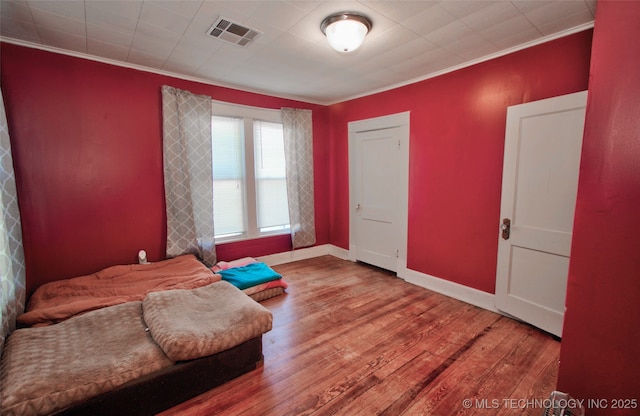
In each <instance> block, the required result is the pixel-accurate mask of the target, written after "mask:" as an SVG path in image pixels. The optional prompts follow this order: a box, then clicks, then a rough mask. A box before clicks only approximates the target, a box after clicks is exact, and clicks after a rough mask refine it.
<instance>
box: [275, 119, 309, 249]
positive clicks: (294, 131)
mask: <svg viewBox="0 0 640 416" xmlns="http://www.w3.org/2000/svg"><path fill="white" fill-rule="evenodd" d="M282 125H283V129H284V154H285V165H286V174H287V199H288V201H289V217H290V218H289V220H290V225H291V240H292V243H293V248H294V249H295V248H301V247H308V246H312V245H314V244H315V243H316V229H315V211H314V194H313V124H312V112H311V110H301V109H296V108H282Z"/></svg>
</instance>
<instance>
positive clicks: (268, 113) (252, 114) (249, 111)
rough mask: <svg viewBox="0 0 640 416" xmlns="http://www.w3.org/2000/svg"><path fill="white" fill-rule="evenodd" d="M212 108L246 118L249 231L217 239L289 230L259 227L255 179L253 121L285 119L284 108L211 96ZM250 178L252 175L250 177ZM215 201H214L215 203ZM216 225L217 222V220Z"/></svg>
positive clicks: (239, 238) (224, 240) (219, 113)
mask: <svg viewBox="0 0 640 416" xmlns="http://www.w3.org/2000/svg"><path fill="white" fill-rule="evenodd" d="M211 110H212V114H213V115H214V116H220V117H235V118H242V119H243V121H244V126H243V127H244V143H243V145H244V147H243V152H244V166H243V168H244V173H245V186H246V193H245V199H246V200H245V206H246V207H247V210H246V212H245V216H246V217H245V224H246V225H247V231H246V232H245V233H243V234H240V235H233V236H229V237H218V238H216V243H230V242H234V241H244V240H255V239H258V238H264V237H272V236H275V235H285V234H290V233H291V230H290V229H289V228H286V229H282V230H275V231H270V232H260V230H259V228H258V215H257V205H258V204H257V201H256V182H255V177H256V175H255V160H254V155H255V152H254V145H253V121H254V120H260V121H269V122H273V123H282V112H281V111H280V110H279V109H271V108H262V107H252V106H247V105H241V104H232V103H226V102H223V101H216V100H211ZM248 178H252V179H251V180H248ZM215 203H216V202H215V201H213V204H214V206H215ZM214 227H215V224H214Z"/></svg>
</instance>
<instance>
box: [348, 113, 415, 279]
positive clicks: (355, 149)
mask: <svg viewBox="0 0 640 416" xmlns="http://www.w3.org/2000/svg"><path fill="white" fill-rule="evenodd" d="M406 116H407V117H406V120H407V123H408V114H406ZM404 119H405V118H402V120H404ZM391 120H393V118H392V119H391ZM378 121H380V120H378ZM386 121H390V119H388V118H387V119H386ZM359 123H362V122H359ZM397 124H398V122H397V121H396V122H393V123H391V124H390V125H387V126H380V125H378V124H375V123H374V124H373V125H367V124H366V123H365V124H364V125H363V124H356V125H353V124H352V125H350V130H351V131H350V150H349V153H350V170H351V173H352V177H351V189H350V199H351V210H352V211H351V216H350V218H351V222H352V227H351V231H352V234H351V243H350V253H352V259H353V260H360V261H363V262H365V263H369V264H372V265H375V266H378V267H382V268H384V269H387V270H391V271H397V270H398V264H399V263H400V264H401V265H403V266H404V265H406V260H404V259H406V235H407V231H406V212H407V193H408V191H407V188H408V186H407V183H408V179H407V178H408V154H409V152H408V145H409V143H408V142H409V140H408V138H409V126H408V124H403V125H397ZM356 127H358V128H359V129H360V130H358V129H356ZM368 127H381V128H374V129H373V130H369V129H368ZM403 261H404V263H402V262H403Z"/></svg>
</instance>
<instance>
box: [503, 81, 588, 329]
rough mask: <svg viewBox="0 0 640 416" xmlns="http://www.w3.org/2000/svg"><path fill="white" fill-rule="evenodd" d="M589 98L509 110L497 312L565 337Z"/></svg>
mask: <svg viewBox="0 0 640 416" xmlns="http://www.w3.org/2000/svg"><path fill="white" fill-rule="evenodd" d="M586 100H587V92H586V91H584V92H579V93H575V94H569V95H565V96H561V97H554V98H550V99H546V100H541V101H536V102H532V103H527V104H521V105H516V106H513V107H509V108H508V109H507V126H506V137H505V150H504V167H503V177H502V203H501V208H500V218H501V219H502V223H501V231H500V233H499V234H500V235H499V237H498V239H499V244H498V269H497V278H496V307H497V308H498V309H500V310H502V311H504V312H506V313H508V314H510V315H512V316H514V317H516V318H519V319H521V320H523V321H525V322H528V323H530V324H532V325H534V326H537V327H538V328H541V329H543V330H545V331H547V332H550V333H552V334H554V335H557V336H562V322H563V318H564V311H565V294H566V286H567V275H568V271H569V254H570V249H571V235H572V230H573V215H574V210H575V204H576V194H577V189H578V173H579V168H580V153H581V150H582V135H583V129H584V117H585V108H586Z"/></svg>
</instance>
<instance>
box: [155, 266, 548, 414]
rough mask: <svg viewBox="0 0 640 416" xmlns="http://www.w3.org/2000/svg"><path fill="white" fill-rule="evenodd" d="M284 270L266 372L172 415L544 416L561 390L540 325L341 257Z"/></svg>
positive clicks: (274, 303)
mask: <svg viewBox="0 0 640 416" xmlns="http://www.w3.org/2000/svg"><path fill="white" fill-rule="evenodd" d="M274 269H275V270H277V271H278V272H280V273H281V274H282V275H283V276H284V277H285V280H286V281H287V282H288V283H289V289H288V290H287V292H288V293H287V294H284V295H281V296H278V297H276V298H272V299H268V300H266V301H264V302H263V303H262V304H263V305H264V306H265V307H267V308H268V309H269V310H271V311H272V313H273V317H274V324H273V330H272V331H271V332H269V333H267V334H265V336H264V338H263V353H264V365H263V366H262V367H260V368H258V369H256V370H254V371H252V372H250V373H248V374H245V375H243V376H241V377H239V378H237V379H235V380H232V381H231V382H229V383H227V384H225V385H222V386H220V387H218V388H215V389H213V390H210V391H208V392H207V393H204V394H202V395H200V396H198V397H196V398H194V399H192V400H190V401H188V402H185V403H182V404H180V405H178V406H176V407H174V408H172V409H169V410H168V411H166V412H163V413H162V415H164V416H169V415H186V416H189V415H191V416H197V415H278V416H282V415H350V416H351V415H394V416H395V415H447V416H449V415H514V414H518V415H520V414H523V415H541V414H542V413H543V408H542V405H541V403H542V400H544V399H546V398H548V397H549V394H550V393H551V391H553V390H554V389H555V385H556V377H557V369H558V365H557V364H558V357H559V351H560V343H559V342H558V341H557V340H555V339H554V338H553V337H551V336H550V335H548V334H546V333H544V332H542V331H539V330H537V329H535V328H532V327H530V326H528V325H525V324H522V323H519V322H516V321H514V320H512V319H509V318H507V317H504V316H501V315H498V314H495V313H492V312H489V311H486V310H483V309H480V308H477V307H475V306H471V305H469V304H466V303H463V302H460V301H457V300H454V299H451V298H448V297H446V296H443V295H440V294H437V293H434V292H431V291H429V290H426V289H424V288H421V287H418V286H414V285H411V284H409V283H406V282H404V281H403V280H402V279H398V278H397V277H395V275H393V274H391V273H390V272H387V271H384V270H380V269H377V268H374V267H371V266H367V265H363V264H360V263H352V262H349V261H344V260H340V259H337V258H335V257H331V256H323V257H318V258H314V259H309V260H303V261H299V262H294V263H288V264H283V265H279V266H274ZM536 400H537V402H536Z"/></svg>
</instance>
